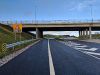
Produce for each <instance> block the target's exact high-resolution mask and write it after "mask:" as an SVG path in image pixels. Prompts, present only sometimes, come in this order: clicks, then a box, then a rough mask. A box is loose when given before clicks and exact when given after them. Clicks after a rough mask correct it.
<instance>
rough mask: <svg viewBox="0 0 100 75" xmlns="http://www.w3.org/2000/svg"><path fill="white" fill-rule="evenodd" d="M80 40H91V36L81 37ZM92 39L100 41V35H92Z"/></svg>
mask: <svg viewBox="0 0 100 75" xmlns="http://www.w3.org/2000/svg"><path fill="white" fill-rule="evenodd" d="M79 39H80V40H85V39H89V35H88V36H86V35H85V36H80V37H79ZM92 39H100V34H92Z"/></svg>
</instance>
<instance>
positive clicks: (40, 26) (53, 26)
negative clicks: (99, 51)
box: [0, 20, 100, 39]
mask: <svg viewBox="0 0 100 75" xmlns="http://www.w3.org/2000/svg"><path fill="white" fill-rule="evenodd" d="M0 23H1V24H5V25H10V26H11V25H12V24H15V23H17V24H20V23H21V24H23V31H36V38H43V31H79V36H82V35H89V37H90V39H91V38H92V36H91V31H100V20H96V21H66V20H64V21H20V22H18V21H15V22H12V21H0ZM88 32H89V34H88Z"/></svg>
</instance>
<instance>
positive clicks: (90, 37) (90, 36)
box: [89, 26, 92, 39]
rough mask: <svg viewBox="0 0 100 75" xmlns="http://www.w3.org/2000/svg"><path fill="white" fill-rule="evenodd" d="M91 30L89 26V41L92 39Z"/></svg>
mask: <svg viewBox="0 0 100 75" xmlns="http://www.w3.org/2000/svg"><path fill="white" fill-rule="evenodd" d="M91 31H92V28H91V26H90V27H89V39H92V34H91Z"/></svg>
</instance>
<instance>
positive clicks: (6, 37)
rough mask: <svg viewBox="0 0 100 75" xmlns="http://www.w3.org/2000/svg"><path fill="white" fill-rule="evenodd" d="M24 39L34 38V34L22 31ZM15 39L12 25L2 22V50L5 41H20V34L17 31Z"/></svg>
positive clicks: (0, 42)
mask: <svg viewBox="0 0 100 75" xmlns="http://www.w3.org/2000/svg"><path fill="white" fill-rule="evenodd" d="M21 35H22V40H27V39H32V35H30V34H28V33H25V32H22V34H21ZM16 37H17V38H16V40H15V34H14V32H13V29H12V28H11V27H10V26H6V25H2V24H0V50H1V48H2V47H1V46H2V44H3V43H7V44H9V43H14V42H17V41H20V34H19V33H17V35H16Z"/></svg>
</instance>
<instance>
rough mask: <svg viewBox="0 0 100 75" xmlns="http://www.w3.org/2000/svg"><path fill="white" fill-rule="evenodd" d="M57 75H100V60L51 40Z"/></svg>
mask: <svg viewBox="0 0 100 75" xmlns="http://www.w3.org/2000/svg"><path fill="white" fill-rule="evenodd" d="M50 48H51V54H52V59H53V63H54V69H55V74H56V75H100V60H97V59H94V58H93V57H91V56H88V55H86V54H84V53H81V52H79V51H77V50H75V49H73V48H71V47H69V46H66V45H64V44H62V43H59V42H57V41H55V40H50Z"/></svg>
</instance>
